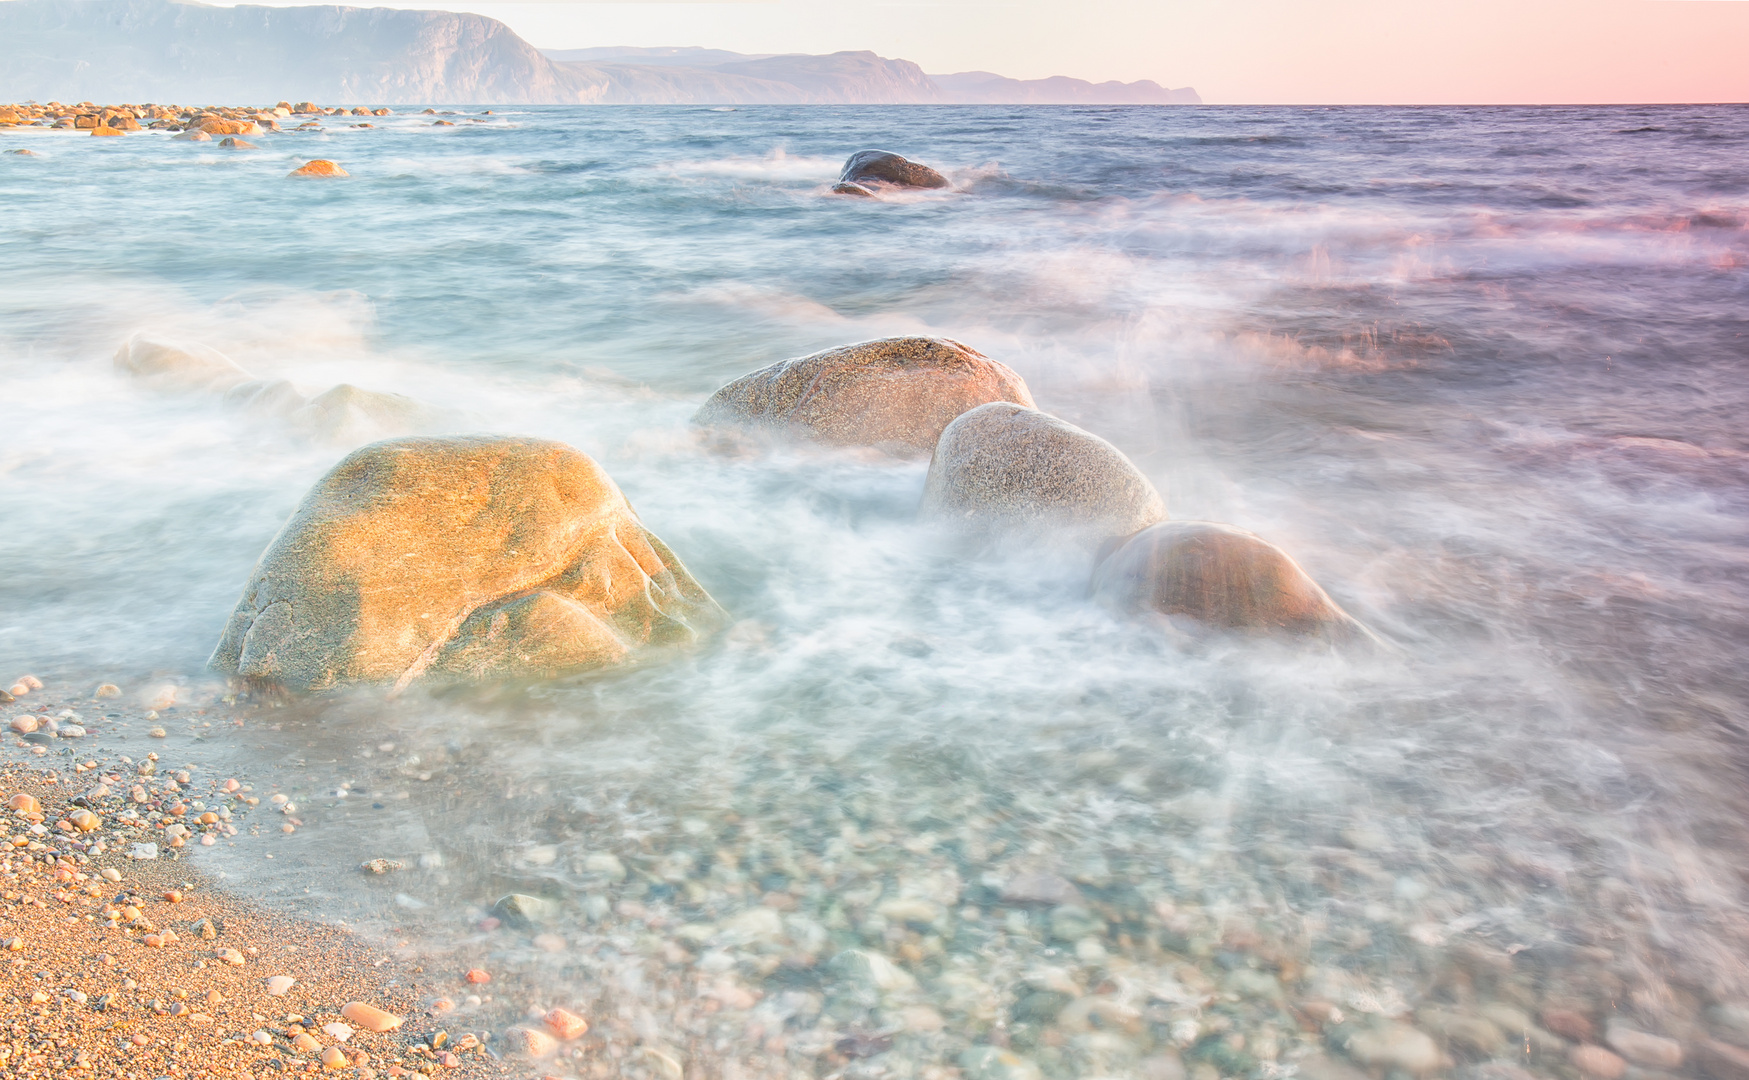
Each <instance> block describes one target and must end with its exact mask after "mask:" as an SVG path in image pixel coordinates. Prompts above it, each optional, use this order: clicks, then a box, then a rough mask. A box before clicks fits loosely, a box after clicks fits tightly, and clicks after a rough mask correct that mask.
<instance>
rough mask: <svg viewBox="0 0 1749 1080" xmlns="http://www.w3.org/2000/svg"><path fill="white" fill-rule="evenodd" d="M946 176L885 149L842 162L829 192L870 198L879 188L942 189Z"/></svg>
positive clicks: (864, 151) (860, 153)
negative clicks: (841, 167) (842, 166)
mask: <svg viewBox="0 0 1749 1080" xmlns="http://www.w3.org/2000/svg"><path fill="white" fill-rule="evenodd" d="M947 186H948V183H947V177H945V176H943V175H941V174H940V173H938V172H936V171H935V170H934V169H931V168H930V167H929V166H927V165H920V164H918V163H917V162H915V161H907V160H906V159H904V158H902V157H900V156H899V155H898V154H894V153H890V152H888V151H886V150H859V151H857V152H856V153H854V154H852V155H850V160H848V161H846V162H845V163H844V170H843V171H842V172H840V173H839V174H838V183H837V184H835V185H833V188H832V190H833V191H836V192H838V193H839V194H841V195H873V194H874V193H875V192H876V191H877V190H879V189H880V188H882V187H897V188H944V187H947Z"/></svg>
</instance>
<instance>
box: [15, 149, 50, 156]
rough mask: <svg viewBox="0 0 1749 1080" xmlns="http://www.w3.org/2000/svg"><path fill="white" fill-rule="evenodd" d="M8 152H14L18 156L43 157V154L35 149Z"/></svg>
mask: <svg viewBox="0 0 1749 1080" xmlns="http://www.w3.org/2000/svg"><path fill="white" fill-rule="evenodd" d="M6 152H7V153H8V154H13V155H16V156H18V157H41V156H42V155H41V154H39V153H37V152H36V151H35V150H24V149H18V150H8V151H6Z"/></svg>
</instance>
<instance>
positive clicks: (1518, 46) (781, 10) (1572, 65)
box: [282, 0, 1749, 103]
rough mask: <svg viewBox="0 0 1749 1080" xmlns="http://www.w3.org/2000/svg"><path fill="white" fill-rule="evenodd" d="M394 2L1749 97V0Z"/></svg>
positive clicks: (1416, 94)
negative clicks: (1444, 0)
mask: <svg viewBox="0 0 1749 1080" xmlns="http://www.w3.org/2000/svg"><path fill="white" fill-rule="evenodd" d="M282 2H283V0H282ZM305 2H308V0H305ZM354 2H360V0H354ZM363 2H365V3H369V2H371V0H363ZM377 2H381V0H377ZM390 2H391V3H393V4H394V5H395V6H400V7H455V8H464V7H465V8H466V9H467V10H472V11H477V12H479V13H480V14H484V15H490V16H493V17H496V18H500V19H503V20H504V21H505V22H508V23H509V24H510V25H511V26H513V27H515V28H516V30H517V31H518V32H519V33H521V34H522V35H523V36H524V37H526V38H528V39H529V40H530V41H532V42H534V43H535V44H536V45H540V46H543V47H552V48H557V47H580V46H587V45H705V46H711V47H715V48H725V49H734V50H737V51H742V52H831V51H836V50H839V49H873V50H874V51H876V52H878V53H880V54H882V55H883V56H896V57H903V58H905V59H909V60H915V61H917V62H918V63H920V64H922V65H923V67H924V69H925V70H927V71H931V72H948V71H963V70H968V69H978V68H982V69H986V70H992V71H998V72H1001V73H1002V74H1005V75H1014V76H1018V77H1023V78H1038V77H1042V76H1046V75H1059V74H1061V75H1073V76H1078V77H1080V78H1086V79H1094V80H1103V79H1113V78H1115V79H1123V80H1126V81H1127V80H1132V79H1154V80H1155V81H1157V82H1161V83H1164V84H1167V85H1169V86H1186V85H1190V86H1195V87H1196V88H1197V89H1198V90H1199V91H1200V92H1201V93H1202V95H1203V97H1204V98H1205V99H1206V100H1208V101H1211V102H1228V103H1240V102H1282V103H1342V102H1356V103H1418V102H1428V103H1433V102H1477V103H1502V102H1602V101H1648V102H1652V101H1749V0H1454V2H1448V3H1439V2H1430V0H1397V2H1383V0H1071V2H1065V0H1004V2H993V0H892V2H882V0H860V2H854V3H850V2H846V0H777V2H771V3H692V4H670V3H564V2H560V3H521V4H476V5H471V6H470V5H466V4H463V3H459V2H453V0H452V2H450V3H443V2H441V0H440V2H438V3H430V2H429V0H428V2H426V3H418V2H417V0H390Z"/></svg>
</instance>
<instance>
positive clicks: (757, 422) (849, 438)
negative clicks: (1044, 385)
mask: <svg viewBox="0 0 1749 1080" xmlns="http://www.w3.org/2000/svg"><path fill="white" fill-rule="evenodd" d="M994 401H1006V402H1013V403H1015V404H1017V405H1024V406H1028V407H1030V406H1031V405H1032V395H1031V394H1030V393H1028V392H1027V389H1026V382H1025V380H1023V379H1022V378H1021V377H1020V376H1019V375H1017V374H1015V372H1014V371H1013V370H1012V369H1011V368H1009V367H1008V366H1007V365H1005V364H1001V363H998V362H997V361H995V360H992V359H990V358H989V357H987V356H985V355H983V354H982V353H980V352H978V351H977V350H975V349H971V348H968V347H966V346H964V345H962V344H960V343H959V342H957V341H950V340H948V339H947V338H928V337H898V338H881V339H879V340H876V341H864V342H860V343H858V344H855V345H841V346H839V347H838V348H835V349H827V350H826V351H825V352H818V353H814V354H813V355H812V356H801V357H797V358H795V359H792V360H780V361H779V362H777V363H775V364H772V365H771V366H770V367H764V368H760V369H759V370H758V371H755V372H751V373H750V374H747V375H743V376H741V377H740V378H739V379H736V380H735V381H734V382H732V383H730V384H729V385H727V386H725V387H723V388H722V389H721V390H718V391H717V392H716V393H715V394H712V395H711V398H710V400H709V401H706V402H705V403H704V406H703V407H702V408H700V409H699V410H698V413H697V415H695V416H694V417H693V418H692V422H693V423H694V424H696V425H698V426H700V427H739V428H752V429H763V430H766V431H779V432H791V433H796V434H800V435H802V436H804V437H806V438H811V439H813V440H815V441H817V442H822V443H826V444H828V445H832V446H872V447H878V448H880V449H883V450H887V451H889V452H892V453H898V454H906V455H922V454H926V453H928V452H929V451H930V450H931V449H932V448H933V447H934V446H935V443H936V440H937V439H938V438H939V437H940V436H941V432H942V429H943V428H945V427H946V426H947V425H948V423H949V422H950V421H952V420H953V418H954V417H956V416H958V415H960V414H961V413H963V412H965V411H966V410H967V409H971V408H975V407H977V406H979V405H983V404H986V403H988V402H994Z"/></svg>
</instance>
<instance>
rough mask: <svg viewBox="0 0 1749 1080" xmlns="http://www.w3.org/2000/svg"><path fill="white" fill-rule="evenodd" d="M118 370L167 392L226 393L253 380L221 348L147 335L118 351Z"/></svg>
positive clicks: (116, 366) (138, 335) (130, 342)
mask: <svg viewBox="0 0 1749 1080" xmlns="http://www.w3.org/2000/svg"><path fill="white" fill-rule="evenodd" d="M115 368H116V370H117V371H120V372H123V373H125V374H128V375H132V376H134V377H135V378H137V379H142V380H145V381H146V382H148V383H150V384H152V385H153V386H156V387H158V388H160V389H165V390H205V391H210V392H213V393H223V392H226V391H228V390H231V389H232V388H233V387H236V386H237V385H238V384H239V383H245V382H248V381H249V373H248V372H246V371H244V370H243V369H242V368H240V367H238V366H237V365H236V364H235V363H233V362H232V360H231V358H230V357H228V356H226V355H225V354H224V353H222V352H219V351H218V350H217V349H211V348H208V347H207V346H205V345H181V344H177V343H176V342H173V341H165V340H163V339H161V338H155V337H151V336H149V335H147V334H143V333H142V334H135V335H134V336H133V337H131V338H128V340H127V341H126V342H124V343H123V344H122V346H121V348H119V349H117V350H116V351H115Z"/></svg>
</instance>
